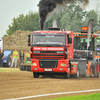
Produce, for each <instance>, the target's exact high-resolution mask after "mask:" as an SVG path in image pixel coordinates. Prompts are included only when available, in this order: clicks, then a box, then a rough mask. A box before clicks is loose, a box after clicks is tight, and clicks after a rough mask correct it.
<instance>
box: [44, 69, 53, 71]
mask: <svg viewBox="0 0 100 100" xmlns="http://www.w3.org/2000/svg"><path fill="white" fill-rule="evenodd" d="M44 71H52V69H44Z"/></svg>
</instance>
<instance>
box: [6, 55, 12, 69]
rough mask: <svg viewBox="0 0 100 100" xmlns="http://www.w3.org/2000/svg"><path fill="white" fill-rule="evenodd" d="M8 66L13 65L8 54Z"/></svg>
mask: <svg viewBox="0 0 100 100" xmlns="http://www.w3.org/2000/svg"><path fill="white" fill-rule="evenodd" d="M5 66H6V67H10V66H11V58H10V57H9V56H8V58H7V64H5Z"/></svg>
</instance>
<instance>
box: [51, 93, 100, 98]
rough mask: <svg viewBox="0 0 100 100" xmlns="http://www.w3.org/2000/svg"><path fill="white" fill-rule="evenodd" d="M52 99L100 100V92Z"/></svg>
mask: <svg viewBox="0 0 100 100" xmlns="http://www.w3.org/2000/svg"><path fill="white" fill-rule="evenodd" d="M51 100H100V93H97V94H90V95H81V96H72V97H62V98H57V99H51Z"/></svg>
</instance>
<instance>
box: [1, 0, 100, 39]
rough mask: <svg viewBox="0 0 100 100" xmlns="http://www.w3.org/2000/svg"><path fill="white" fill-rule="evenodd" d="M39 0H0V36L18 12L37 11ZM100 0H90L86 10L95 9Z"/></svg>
mask: <svg viewBox="0 0 100 100" xmlns="http://www.w3.org/2000/svg"><path fill="white" fill-rule="evenodd" d="M39 1H40V0H0V38H1V37H2V36H3V35H4V34H6V30H7V29H8V25H10V24H11V22H12V19H13V18H14V17H18V16H19V14H22V13H23V14H24V15H26V14H27V13H28V12H29V11H30V10H31V11H33V12H36V11H38V7H37V4H38V2H39ZM97 3H100V0H90V3H89V5H88V6H87V8H86V10H92V9H96V6H97Z"/></svg>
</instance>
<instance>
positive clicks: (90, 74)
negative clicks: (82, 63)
mask: <svg viewBox="0 0 100 100" xmlns="http://www.w3.org/2000/svg"><path fill="white" fill-rule="evenodd" d="M89 70H90V77H92V71H91V70H92V66H90V69H89Z"/></svg>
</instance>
